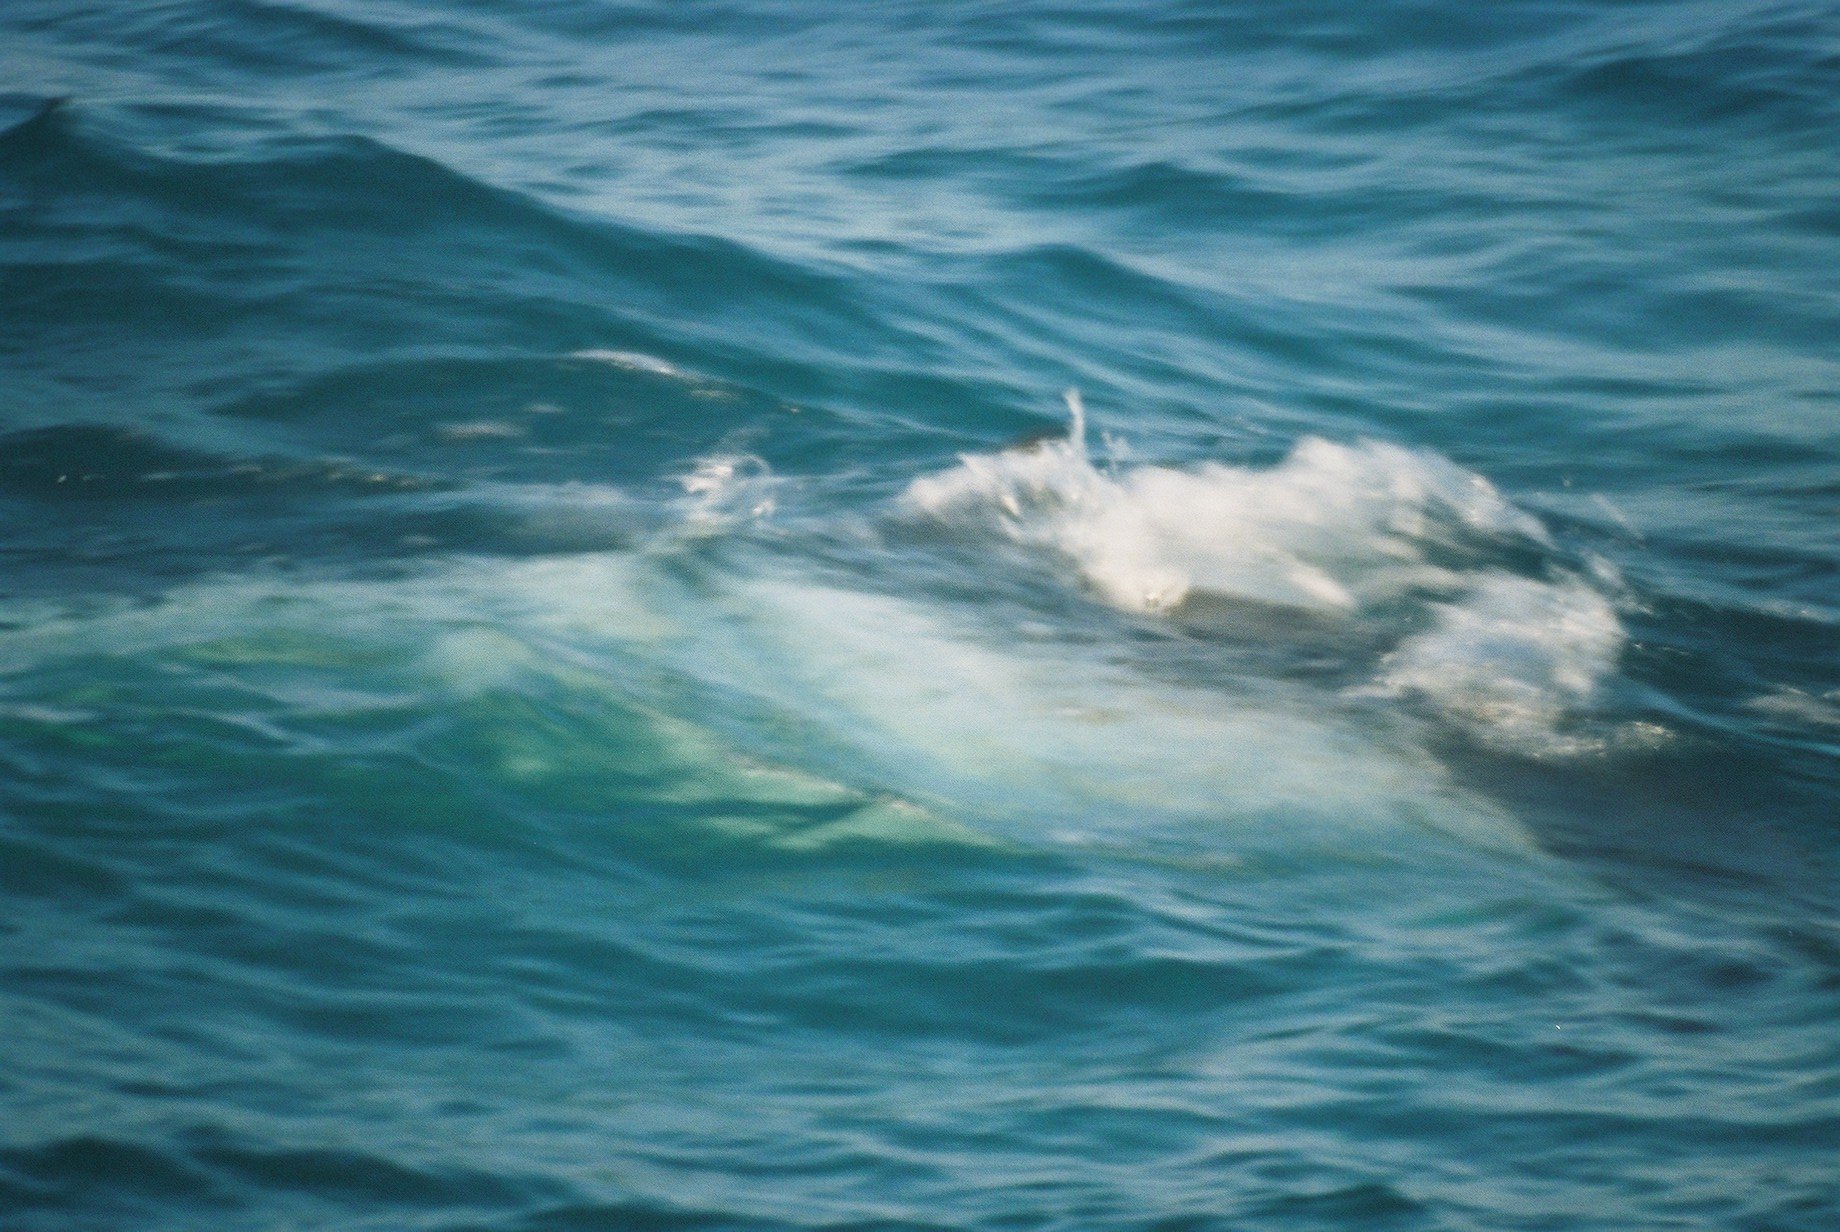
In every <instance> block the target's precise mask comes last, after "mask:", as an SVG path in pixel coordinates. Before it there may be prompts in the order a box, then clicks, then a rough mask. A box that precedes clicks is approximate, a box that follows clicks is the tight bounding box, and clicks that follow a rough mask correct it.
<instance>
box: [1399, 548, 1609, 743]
mask: <svg viewBox="0 0 1840 1232" xmlns="http://www.w3.org/2000/svg"><path fill="white" fill-rule="evenodd" d="M1623 637H1624V635H1623V626H1622V622H1621V621H1620V620H1618V619H1617V615H1616V610H1615V609H1614V608H1613V607H1612V606H1611V604H1610V601H1609V600H1608V599H1606V598H1605V597H1604V596H1603V595H1601V594H1599V593H1598V592H1597V591H1596V590H1594V589H1592V588H1591V587H1590V586H1588V585H1586V584H1585V583H1584V582H1582V581H1580V580H1578V579H1565V580H1561V581H1557V582H1545V581H1538V580H1534V579H1531V578H1523V577H1514V576H1511V575H1507V574H1496V575H1492V576H1488V577H1486V578H1484V579H1482V580H1481V581H1479V582H1478V583H1476V585H1475V587H1474V589H1473V590H1471V592H1470V593H1469V594H1468V595H1466V596H1465V597H1464V598H1462V599H1461V600H1459V601H1457V602H1454V603H1447V604H1440V605H1438V606H1437V608H1436V616H1435V621H1434V623H1433V624H1432V626H1431V628H1429V629H1427V630H1426V631H1424V632H1422V633H1419V634H1416V635H1415V636H1412V637H1409V638H1407V639H1406V640H1405V641H1404V642H1402V643H1401V644H1400V645H1399V647H1398V649H1396V650H1394V651H1393V652H1392V653H1391V654H1390V655H1388V656H1387V658H1386V660H1385V662H1384V664H1383V670H1382V672H1381V675H1380V677H1379V681H1378V684H1379V686H1380V688H1381V689H1382V690H1385V691H1389V692H1393V693H1397V694H1406V693H1411V694H1416V695H1418V696H1421V697H1424V698H1426V699H1427V700H1429V701H1430V702H1431V703H1432V704H1434V705H1435V706H1436V707H1437V708H1438V709H1439V710H1440V711H1442V712H1443V713H1444V714H1445V715H1447V716H1448V717H1450V718H1452V719H1454V720H1456V721H1457V722H1458V723H1460V724H1462V725H1463V726H1465V727H1466V728H1468V729H1469V730H1471V731H1472V732H1473V733H1475V734H1477V735H1480V736H1482V737H1483V738H1484V739H1486V740H1487V741H1489V742H1490V743H1496V744H1504V745H1508V746H1510V747H1513V748H1516V749H1517V750H1519V751H1523V752H1529V753H1534V754H1553V753H1567V752H1581V751H1586V750H1587V749H1588V748H1590V747H1592V746H1593V745H1594V744H1595V743H1597V742H1595V741H1591V740H1585V739H1580V738H1577V737H1568V736H1565V735H1563V734H1561V724H1562V722H1563V721H1564V720H1565V718H1566V717H1567V715H1568V714H1571V713H1574V712H1577V711H1579V710H1583V709H1585V708H1587V707H1589V706H1590V704H1591V703H1592V701H1593V699H1594V698H1595V696H1596V694H1597V691H1598V689H1599V687H1600V686H1601V684H1602V683H1603V681H1604V679H1605V677H1607V676H1608V675H1609V674H1610V673H1611V671H1612V670H1614V668H1615V666H1616V660H1617V656H1618V653H1619V652H1620V651H1621V649H1622V645H1623Z"/></svg>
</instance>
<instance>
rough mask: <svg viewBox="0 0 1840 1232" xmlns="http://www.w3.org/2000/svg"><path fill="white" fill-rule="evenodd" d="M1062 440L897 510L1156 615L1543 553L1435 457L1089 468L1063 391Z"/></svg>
mask: <svg viewBox="0 0 1840 1232" xmlns="http://www.w3.org/2000/svg"><path fill="white" fill-rule="evenodd" d="M1068 403H1069V406H1070V408H1071V409H1072V411H1073V416H1074V422H1073V432H1072V433H1070V434H1069V436H1068V437H1067V438H1066V439H1065V440H1056V441H1049V442H1044V443H1041V444H1038V445H1035V446H1032V447H1029V448H1022V449H1011V450H1005V451H1003V452H1001V453H996V454H967V455H965V456H963V457H961V458H960V459H959V464H958V466H956V467H954V468H953V469H951V470H948V471H945V472H943V473H941V474H937V475H928V476H924V477H922V478H920V479H917V480H915V481H914V482H913V483H912V484H910V485H909V487H908V489H907V491H906V493H905V496H904V498H903V501H904V504H905V505H906V507H907V508H908V509H909V510H910V511H911V512H914V513H916V514H919V515H921V516H923V517H925V518H928V519H931V520H933V521H936V522H938V523H941V524H944V525H947V526H952V527H956V528H958V529H961V530H969V531H973V532H986V533H987V532H992V531H994V532H996V533H998V534H1001V535H1002V536H1004V537H1006V538H1008V539H1010V540H1013V541H1015V542H1017V543H1021V544H1025V545H1028V546H1032V547H1039V548H1044V549H1050V550H1053V551H1055V552H1058V553H1060V554H1062V555H1064V556H1066V557H1067V558H1069V559H1071V560H1072V561H1073V562H1074V563H1075V565H1077V566H1078V568H1079V570H1080V572H1081V573H1082V575H1083V576H1084V577H1085V579H1086V581H1087V582H1088V583H1089V584H1090V585H1092V586H1093V588H1094V589H1096V590H1097V591H1098V592H1099V594H1100V595H1102V596H1103V597H1104V598H1105V599H1106V600H1107V601H1109V602H1111V603H1113V604H1116V605H1117V606H1119V607H1123V608H1128V609H1132V610H1137V611H1148V612H1156V611H1168V610H1171V609H1173V608H1175V607H1177V606H1179V605H1180V604H1181V603H1182V602H1183V601H1184V600H1185V599H1187V598H1188V597H1189V595H1190V594H1192V593H1194V592H1196V591H1206V592H1212V593H1217V594H1222V595H1228V596H1232V597H1236V598H1243V599H1251V600H1256V601H1259V602H1264V603H1271V604H1277V605H1283V606H1292V607H1301V608H1309V609H1312V610H1316V611H1319V612H1347V611H1352V610H1354V609H1356V608H1358V607H1360V606H1361V605H1363V604H1364V603H1370V602H1373V601H1376V600H1380V599H1385V598H1389V597H1392V596H1394V595H1397V594H1399V593H1401V592H1403V591H1406V590H1408V589H1411V588H1413V587H1423V586H1435V585H1448V584H1451V583H1452V582H1453V581H1454V580H1457V579H1453V577H1452V576H1451V574H1449V573H1448V572H1447V571H1446V570H1444V569H1441V568H1439V567H1437V566H1435V565H1433V564H1431V563H1430V561H1429V560H1428V558H1427V555H1428V549H1433V548H1436V547H1438V546H1440V545H1442V544H1445V543H1448V542H1449V541H1450V540H1452V539H1454V538H1455V537H1457V536H1458V535H1461V534H1463V533H1466V532H1467V533H1475V534H1481V535H1485V536H1492V537H1498V538H1500V537H1511V536H1518V537H1521V538H1524V539H1529V540H1532V541H1535V542H1538V543H1545V542H1546V541H1547V540H1546V533H1545V531H1544V529H1543V528H1542V527H1541V526H1540V524H1539V523H1538V522H1537V521H1536V520H1535V519H1533V518H1531V517H1529V516H1528V515H1526V514H1524V513H1522V512H1520V511H1519V510H1517V509H1515V508H1514V507H1513V506H1512V505H1510V504H1509V503H1508V502H1507V501H1506V500H1505V499H1503V497H1502V496H1501V494H1500V493H1499V492H1497V491H1496V490H1495V488H1494V487H1493V486H1492V485H1491V484H1489V482H1488V481H1487V480H1485V479H1483V478H1482V477H1481V476H1479V475H1475V474H1471V473H1470V472H1468V471H1465V470H1463V469H1462V468H1460V467H1458V466H1456V465H1455V464H1454V463H1452V462H1450V461H1448V460H1447V459H1445V458H1441V457H1439V456H1438V455H1436V454H1433V453H1429V452H1425V451H1418V450H1408V449H1402V448H1400V447H1398V446H1395V445H1384V444H1377V443H1373V442H1362V443H1360V444H1356V445H1337V444H1334V443H1332V442H1330V441H1326V440H1322V439H1320V438H1316V437H1310V438H1307V439H1305V440H1303V441H1301V442H1299V444H1298V445H1297V447H1296V449H1295V450H1293V451H1292V453H1291V455H1290V457H1288V458H1287V459H1285V460H1284V462H1282V463H1281V464H1280V465H1278V466H1277V467H1274V468H1272V469H1270V470H1264V471H1260V470H1253V469H1250V468H1244V467H1233V466H1222V465H1219V464H1217V463H1203V464H1201V465H1199V466H1196V467H1193V468H1190V469H1177V468H1174V467H1165V466H1137V467H1132V468H1129V469H1126V470H1123V471H1121V472H1118V473H1106V472H1104V471H1101V470H1100V469H1098V468H1097V467H1095V466H1094V465H1093V463H1092V459H1091V458H1090V457H1089V456H1088V454H1087V451H1086V445H1085V441H1084V429H1085V414H1084V408H1083V407H1082V406H1081V404H1080V401H1079V398H1078V395H1077V394H1073V393H1070V394H1069V396H1068Z"/></svg>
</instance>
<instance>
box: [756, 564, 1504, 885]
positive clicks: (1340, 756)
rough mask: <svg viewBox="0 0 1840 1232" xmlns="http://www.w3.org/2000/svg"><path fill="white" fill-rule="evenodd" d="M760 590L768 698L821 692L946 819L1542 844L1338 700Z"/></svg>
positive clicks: (862, 605)
mask: <svg viewBox="0 0 1840 1232" xmlns="http://www.w3.org/2000/svg"><path fill="white" fill-rule="evenodd" d="M742 594H743V596H744V598H745V602H744V603H743V604H741V605H740V610H742V611H745V612H747V613H748V614H749V615H748V623H749V625H750V626H751V631H752V633H753V635H754V636H755V637H756V638H758V639H759V649H758V650H757V651H755V652H752V653H750V654H748V655H747V656H746V670H747V672H748V674H749V677H750V678H751V680H752V681H753V683H754V687H757V688H762V687H764V688H767V689H768V690H769V691H770V692H771V693H772V694H773V695H775V696H779V697H786V698H803V699H804V700H803V702H802V708H803V709H804V710H805V711H807V712H808V713H809V714H814V715H822V716H824V720H825V722H826V724H827V725H828V726H829V727H830V728H831V731H832V733H833V736H834V738H836V739H838V740H840V741H842V742H844V743H847V744H850V745H853V746H854V747H856V748H858V749H859V750H861V751H863V752H864V753H866V754H867V755H868V756H869V757H870V758H871V759H872V761H873V763H874V765H875V767H876V772H877V773H878V774H879V775H881V776H884V777H885V778H886V779H887V780H888V781H890V782H892V783H893V785H894V786H895V787H896V788H897V789H898V790H900V791H902V792H903V793H905V794H907V795H910V796H912V797H914V798H918V799H922V800H926V801H930V802H931V803H933V804H934V805H935V806H936V807H939V808H943V809H946V810H948V811H952V812H959V813H967V812H968V813H970V814H972V815H977V816H983V817H986V818H994V819H999V820H1001V821H1006V822H1008V823H1011V824H1032V825H1036V826H1041V825H1052V826H1054V827H1055V828H1056V829H1057V831H1059V832H1060V833H1062V835H1063V836H1073V837H1091V836H1092V835H1094V834H1097V833H1103V834H1109V835H1112V836H1117V835H1119V834H1130V833H1132V832H1134V831H1137V832H1141V829H1142V827H1144V826H1145V825H1147V824H1148V825H1153V826H1167V824H1168V823H1170V822H1171V821H1172V820H1176V819H1181V820H1184V821H1186V822H1187V823H1189V824H1194V823H1197V822H1198V823H1202V824H1206V825H1209V826H1215V827H1219V826H1225V827H1229V829H1228V831H1226V832H1224V833H1223V834H1222V839H1223V841H1225V842H1227V843H1228V844H1230V845H1231V846H1233V847H1234V848H1236V849H1239V850H1245V849H1247V848H1249V847H1257V848H1267V849H1268V848H1271V847H1286V846H1292V845H1302V846H1309V845H1312V844H1315V843H1320V842H1323V841H1325V840H1326V841H1328V842H1330V843H1343V842H1348V841H1351V840H1352V841H1356V842H1360V841H1363V840H1362V836H1363V835H1364V834H1365V835H1371V834H1372V832H1374V831H1376V830H1380V831H1384V832H1391V833H1398V832H1400V830H1401V828H1402V827H1404V828H1405V829H1408V830H1409V829H1411V828H1414V827H1427V828H1431V829H1437V830H1443V831H1446V832H1450V833H1454V834H1458V835H1460V836H1462V837H1464V838H1465V839H1467V840H1470V841H1474V842H1479V843H1482V844H1485V845H1488V846H1495V847H1515V848H1521V847H1525V846H1526V845H1527V840H1526V837H1525V835H1524V834H1523V833H1522V831H1521V830H1520V829H1519V827H1518V826H1517V825H1515V823H1514V822H1512V820H1510V819H1509V818H1507V817H1506V816H1505V815H1504V814H1502V813H1501V811H1500V810H1499V809H1497V808H1495V807H1493V806H1491V805H1489V804H1488V803H1486V802H1485V801H1483V800H1481V799H1480V798H1479V797H1476V796H1474V795H1473V794H1471V793H1468V792H1465V791H1462V790H1460V789H1458V788H1457V787H1455V786H1454V785H1453V784H1452V783H1451V782H1450V780H1449V779H1448V777H1447V776H1446V775H1445V773H1444V771H1443V770H1442V768H1441V767H1440V766H1439V765H1438V764H1437V763H1436V762H1435V760H1434V759H1432V758H1431V757H1430V756H1428V755H1427V754H1425V753H1424V752H1423V751H1422V749H1419V748H1417V747H1416V746H1414V745H1413V744H1412V743H1411V742H1410V741H1409V740H1400V739H1397V738H1393V736H1392V734H1390V733H1388V732H1385V731H1380V732H1372V731H1367V730H1363V729H1362V727H1361V726H1360V725H1359V724H1358V723H1357V722H1356V721H1354V720H1353V719H1352V718H1350V717H1348V716H1345V715H1340V714H1338V713H1337V712H1336V710H1335V707H1333V706H1332V705H1324V704H1321V703H1322V701H1323V699H1321V698H1320V697H1319V698H1316V699H1314V704H1312V700H1311V699H1302V700H1303V702H1304V704H1289V705H1287V704H1285V703H1284V702H1283V701H1274V700H1272V699H1270V698H1267V699H1265V700H1262V701H1260V700H1254V698H1253V696H1252V695H1251V694H1250V693H1243V694H1229V693H1226V692H1223V691H1221V690H1218V689H1207V688H1200V687H1188V686H1183V685H1180V684H1175V683H1171V682H1169V681H1166V680H1160V679H1156V678H1152V677H1149V676H1146V675H1144V674H1142V673H1139V672H1136V671H1134V670H1132V669H1131V668H1130V667H1129V666H1128V665H1122V664H1119V663H1116V662H1113V661H1112V659H1111V656H1110V655H1109V654H1108V653H1106V651H1105V649H1104V648H1103V647H1098V648H1093V647H1088V648H1084V649H1081V648H1076V647H1073V646H1071V645H1069V644H1067V643H1065V642H1054V641H1041V642H1025V641H1021V640H1018V639H1013V638H1009V637H1003V638H1002V639H1001V640H1000V641H999V640H993V639H992V637H991V636H990V635H988V634H984V633H981V632H979V631H977V630H975V629H973V628H971V627H969V626H966V625H963V624H960V623H958V622H956V621H954V620H952V619H950V618H949V617H948V616H947V615H946V613H945V612H944V611H942V610H940V609H937V608H935V607H933V606H932V605H928V604H921V603H917V602H914V601H912V600H908V599H903V598H897V597H894V596H890V595H879V594H870V593H866V592H862V591H855V590H844V589H839V588H837V587H835V586H830V585H823V584H818V583H815V582H813V581H811V580H809V579H804V578H799V577H796V576H791V575H785V574H780V575H774V576H767V577H757V578H755V579H753V580H751V581H749V582H747V583H746V585H745V588H744V590H743V591H742ZM1292 700H1293V701H1294V700H1297V699H1292Z"/></svg>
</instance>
